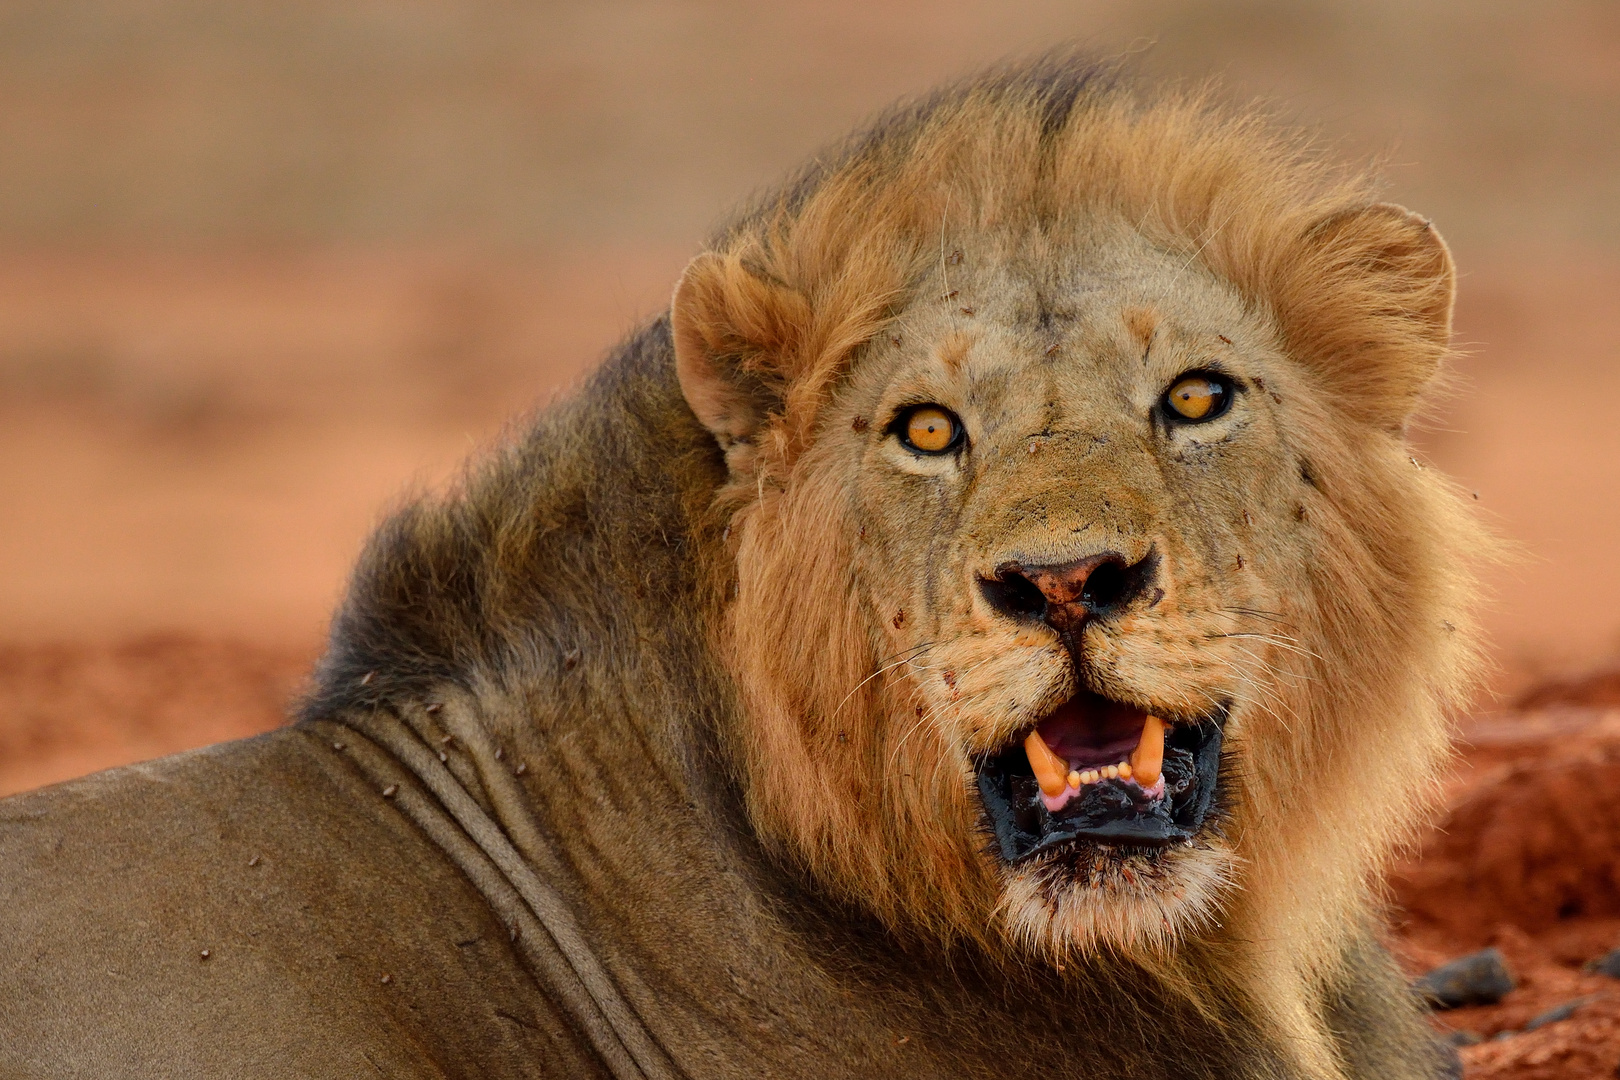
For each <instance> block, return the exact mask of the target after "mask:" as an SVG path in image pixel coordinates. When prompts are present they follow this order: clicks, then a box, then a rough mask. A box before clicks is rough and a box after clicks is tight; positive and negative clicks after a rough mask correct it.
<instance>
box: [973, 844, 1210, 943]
mask: <svg viewBox="0 0 1620 1080" xmlns="http://www.w3.org/2000/svg"><path fill="white" fill-rule="evenodd" d="M1234 862H1235V857H1234V856H1233V855H1232V853H1231V852H1229V851H1227V850H1226V849H1225V848H1224V846H1221V847H1214V846H1204V845H1202V844H1199V845H1196V846H1194V847H1190V848H1187V847H1181V848H1173V849H1171V850H1169V851H1165V852H1163V853H1162V854H1160V855H1159V857H1158V858H1157V860H1152V859H1150V858H1149V857H1148V856H1145V855H1132V856H1129V857H1127V858H1125V859H1123V860H1121V859H1119V858H1115V857H1104V856H1102V855H1098V856H1097V857H1095V858H1094V859H1092V860H1090V861H1089V862H1088V861H1087V860H1086V859H1084V858H1083V857H1082V858H1081V859H1080V861H1079V863H1078V865H1079V867H1080V869H1079V870H1078V872H1075V871H1071V870H1070V869H1069V868H1070V867H1071V866H1073V865H1075V858H1074V856H1072V855H1071V856H1067V857H1065V856H1064V855H1063V854H1062V853H1058V854H1056V855H1052V856H1047V857H1045V858H1041V857H1037V858H1034V859H1031V860H1030V861H1029V862H1027V863H1023V864H1020V865H1018V866H1016V867H1012V868H1011V869H1008V870H1005V871H1003V874H1002V880H1003V883H1004V884H1003V888H1002V893H1001V903H1000V905H999V913H1000V915H1001V917H1002V918H1003V919H1004V920H1005V925H1006V927H1007V932H1008V934H1009V935H1010V936H1011V937H1012V938H1013V940H1014V941H1015V942H1017V943H1018V944H1019V945H1020V946H1021V947H1023V948H1024V949H1026V950H1028V951H1031V952H1035V953H1039V954H1042V955H1045V956H1047V957H1049V958H1051V959H1053V960H1058V961H1061V960H1063V959H1065V958H1067V957H1072V956H1083V955H1087V954H1091V953H1096V952H1099V951H1102V950H1104V949H1109V950H1112V951H1125V952H1137V951H1143V950H1146V951H1151V952H1155V953H1167V952H1169V951H1171V950H1172V949H1174V947H1175V945H1176V943H1177V942H1178V941H1180V940H1181V939H1182V938H1184V937H1186V936H1188V935H1189V934H1193V933H1197V932H1198V931H1200V930H1203V929H1205V928H1207V927H1209V926H1212V925H1214V923H1215V922H1216V916H1217V913H1218V908H1219V905H1220V902H1221V894H1222V893H1224V892H1225V891H1226V890H1227V889H1228V888H1230V887H1231V884H1232V878H1233V874H1232V871H1233V864H1234Z"/></svg>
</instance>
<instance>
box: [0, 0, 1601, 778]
mask: <svg viewBox="0 0 1620 1080" xmlns="http://www.w3.org/2000/svg"><path fill="white" fill-rule="evenodd" d="M1065 41H1078V42H1081V43H1084V44H1086V45H1089V46H1091V47H1094V48H1095V49H1096V50H1097V51H1098V52H1099V53H1101V54H1104V55H1111V56H1115V55H1129V56H1131V57H1132V58H1133V59H1132V62H1133V63H1134V64H1135V65H1136V67H1138V68H1139V69H1140V70H1141V71H1143V72H1144V73H1146V74H1147V75H1148V76H1150V77H1155V78H1165V79H1176V80H1183V81H1194V82H1196V81H1200V80H1203V79H1206V78H1211V77H1214V78H1217V79H1219V80H1220V83H1221V85H1222V86H1223V88H1224V89H1223V91H1222V92H1223V93H1224V94H1225V95H1227V96H1228V97H1230V98H1232V99H1234V100H1237V101H1240V102H1241V101H1246V100H1249V99H1251V98H1262V99H1266V100H1268V101H1270V102H1271V103H1273V104H1274V106H1275V107H1276V108H1278V109H1279V110H1280V112H1281V113H1282V115H1283V116H1284V117H1285V118H1287V119H1289V120H1291V121H1294V122H1298V123H1301V124H1304V125H1307V126H1311V127H1313V128H1315V129H1316V130H1318V131H1319V132H1320V133H1321V137H1322V139H1323V141H1324V143H1325V144H1326V145H1327V146H1329V147H1330V148H1331V150H1332V152H1334V153H1338V154H1341V155H1346V156H1351V157H1358V158H1374V159H1377V160H1380V161H1382V162H1383V163H1384V167H1385V172H1386V173H1387V175H1388V178H1389V195H1390V197H1391V198H1393V199H1395V200H1397V201H1400V202H1403V203H1406V204H1408V205H1410V206H1412V207H1414V208H1417V209H1419V210H1421V211H1422V212H1424V213H1425V214H1428V215H1430V216H1432V217H1433V218H1434V219H1435V220H1436V221H1437V222H1438V224H1439V225H1440V228H1441V230H1442V232H1443V233H1444V234H1445V235H1446V236H1447V238H1448V239H1449V240H1450V241H1451V243H1452V245H1453V247H1454V249H1455V251H1456V255H1457V258H1458V261H1459V263H1460V265H1461V268H1462V272H1463V285H1462V299H1461V304H1460V311H1459V315H1458V324H1459V333H1460V338H1461V340H1462V342H1463V343H1464V345H1465V346H1466V349H1467V356H1466V359H1465V360H1464V361H1463V363H1461V364H1460V365H1459V369H1458V374H1459V376H1460V377H1459V378H1458V380H1457V382H1456V385H1455V387H1454V388H1453V391H1452V393H1451V395H1450V396H1449V397H1447V398H1446V399H1445V400H1443V401H1442V402H1440V403H1439V407H1438V408H1437V409H1436V410H1434V415H1433V417H1432V420H1431V421H1430V422H1429V423H1428V424H1427V425H1426V426H1425V427H1424V429H1423V430H1422V431H1421V432H1420V435H1419V438H1420V441H1421V443H1422V446H1423V449H1424V451H1425V453H1426V454H1427V455H1428V456H1429V457H1430V458H1432V459H1433V460H1434V461H1435V462H1436V463H1438V464H1439V465H1440V466H1442V467H1443V468H1445V469H1447V470H1449V471H1450V472H1452V473H1453V474H1455V475H1456V476H1458V477H1459V478H1460V479H1461V480H1462V481H1463V483H1465V484H1467V485H1468V486H1469V487H1470V488H1471V489H1473V490H1477V491H1478V492H1479V496H1480V504H1481V506H1482V507H1483V508H1484V510H1485V512H1486V513H1487V514H1488V515H1489V516H1490V517H1491V518H1492V520H1493V521H1494V522H1495V523H1496V525H1497V527H1498V529H1499V530H1500V532H1502V533H1503V534H1505V535H1506V536H1508V537H1510V538H1511V539H1513V540H1514V541H1516V542H1517V543H1518V544H1519V546H1520V550H1521V554H1522V557H1521V558H1520V559H1519V560H1518V562H1517V563H1516V565H1514V566H1512V567H1509V568H1506V569H1504V570H1503V571H1502V572H1500V573H1497V574H1495V575H1494V578H1493V581H1492V584H1493V586H1494V590H1495V596H1496V604H1495V607H1494V608H1493V609H1492V611H1491V613H1490V617H1489V621H1490V625H1491V628H1492V633H1493V640H1494V642H1495V648H1496V650H1497V656H1498V659H1499V662H1500V668H1501V671H1500V673H1499V675H1498V677H1497V684H1498V685H1497V687H1496V689H1497V690H1498V691H1500V693H1501V694H1503V695H1506V699H1511V698H1512V697H1513V696H1514V695H1516V694H1519V693H1521V692H1522V691H1523V689H1524V688H1525V687H1526V686H1529V685H1531V684H1532V683H1535V682H1537V681H1538V680H1545V679H1546V678H1549V677H1562V676H1568V675H1573V674H1579V673H1581V672H1585V671H1590V670H1595V669H1598V668H1601V667H1602V666H1603V665H1605V664H1606V663H1607V662H1609V661H1610V660H1611V659H1612V658H1613V657H1614V656H1615V655H1616V653H1617V652H1620V602H1617V601H1620V559H1617V558H1615V551H1616V546H1617V542H1620V425H1617V424H1616V423H1615V422H1614V421H1613V420H1612V418H1611V417H1612V413H1613V409H1614V405H1615V403H1617V402H1620V364H1617V363H1616V359H1617V357H1620V7H1617V5H1615V4H1614V3H1612V2H1611V0H1545V2H1542V3H1538V4H1535V5H1526V4H1523V3H1515V2H1509V0H1470V2H1467V3H1461V2H1446V0H1363V2H1358V3H1353V4H1351V3H1330V2H1326V0H1219V2H1215V0H1207V2H1206V0H1062V2H1060V0H996V2H988V0H930V2H928V3H920V2H911V0H891V2H887V3H882V4H872V3H860V4H857V3H849V2H844V0H837V2H827V0H823V2H819V3H808V2H794V3H772V4H742V3H728V2H696V0H690V2H678V0H640V2H637V0H594V2H592V3H588V4H587V3H577V2H576V3H555V2H554V3H545V2H532V0H531V2H525V3H516V2H512V3H500V2H488V3H474V2H454V0H438V2H434V0H388V2H386V3H385V2H341V3H340V2H331V0H322V2H319V3H314V2H289V0H275V2H271V0H263V2H256V0H38V2H26V0H5V2H0V507H3V512H4V515H5V520H4V522H3V525H0V687H3V686H13V687H14V690H13V696H14V697H15V696H16V695H18V694H21V695H24V696H26V697H28V698H29V699H30V701H33V699H34V698H35V697H40V698H41V700H39V701H33V703H32V704H30V705H29V706H28V708H27V709H13V710H11V715H10V718H9V719H7V720H5V721H3V722H0V791H4V790H15V789H17V788H18V787H22V786H27V785H29V784H32V783H36V782H42V781H45V780H52V779H57V778H60V777H64V776H70V775H74V774H76V773H78V772H82V771H85V770H86V769H87V768H91V767H96V766H99V765H103V764H110V763H113V762H116V761H119V760H123V759H125V758H128V757H131V756H144V755H147V754H149V753H153V752H161V751H163V750H167V749H171V748H173V747H174V746H177V745H184V744H187V743H190V742H195V741H208V740H209V739H210V738H214V737H220V736H223V735H225V734H230V733H234V731H236V730H237V729H238V728H240V727H241V726H242V725H243V724H246V725H247V726H248V727H261V726H264V725H265V724H270V723H274V722H275V720H276V719H277V717H278V716H279V709H280V702H281V701H282V700H283V699H284V698H285V697H286V695H287V693H289V692H290V689H291V687H293V686H294V685H295V684H296V682H297V680H298V678H299V677H301V675H302V673H303V671H304V669H305V668H306V667H307V665H308V663H309V661H310V659H311V657H312V656H313V655H314V654H315V653H316V652H317V651H318V649H319V645H320V641H321V638H322V635H323V632H324V627H325V621H326V618H327V615H328V612H329V611H330V609H331V608H332V605H333V603H334V602H335V601H336V599H337V597H338V595H339V592H340V589H341V586H342V582H343V579H344V574H345V571H346V569H347V567H348V565H349V563H350V562H351V560H352V559H353V558H354V556H355V554H356V552H357V550H358V548H359V545H360V542H361V540H362V538H363V537H364V535H365V534H366V532H367V530H368V529H369V527H370V526H371V525H372V524H373V522H375V521H376V519H377V517H378V515H379V514H381V513H382V512H384V510H385V509H386V508H387V507H388V506H389V505H390V504H391V503H393V502H395V501H397V500H398V499H399V498H401V497H402V496H403V495H404V494H406V493H408V492H409V491H411V490H417V489H420V488H421V487H423V486H425V485H432V484H435V483H439V482H442V481H443V480H444V478H445V477H446V476H447V475H448V474H449V473H450V472H451V471H452V470H453V469H454V467H455V465H456V463H457V462H458V461H459V460H461V459H462V458H463V457H464V456H466V455H467V454H468V453H469V452H470V451H471V450H473V449H474V448H476V447H478V446H481V445H487V444H488V443H489V441H490V440H491V439H493V438H494V437H496V436H497V434H498V432H499V431H500V429H501V426H502V424H503V423H504V422H506V421H508V420H509V419H510V418H512V417H514V416H517V415H520V414H522V413H523V412H525V411H527V410H530V409H532V408H534V407H535V406H536V405H538V404H541V403H544V402H545V401H547V400H549V399H550V398H551V397H552V396H554V395H556V394H557V393H559V392H564V391H566V389H567V388H568V387H569V386H570V385H571V384H572V383H573V382H574V381H575V380H577V378H578V377H579V376H580V374H581V372H583V371H584V370H586V369H588V368H589V367H590V366H591V365H592V364H594V363H595V362H597V360H598V359H599V358H600V357H601V356H602V354H603V353H604V351H605V350H606V349H607V348H608V347H609V346H610V345H611V344H612V343H613V342H614V340H615V339H617V338H618V337H619V336H620V335H622V334H623V333H624V332H625V331H627V330H628V329H629V328H630V327H632V326H633V325H635V324H636V323H637V322H638V321H639V320H641V319H643V318H645V317H646V316H648V315H649V314H651V313H653V312H654V311H656V310H657V309H658V308H659V307H660V306H661V305H663V304H664V303H665V302H666V299H667V296H668V293H669V290H670V288H671V285H672V282H673V281H674V279H675V277H676V275H677V274H678V272H679V270H680V268H681V266H682V265H683V264H684V262H685V260H686V259H687V258H688V257H689V255H690V254H691V253H692V252H693V251H694V249H695V248H696V246H697V245H698V243H699V242H700V240H701V238H702V237H703V235H704V233H705V231H706V229H707V228H708V227H709V226H710V225H711V224H712V223H713V222H715V221H716V219H717V218H719V217H720V216H721V215H722V214H723V213H724V212H725V211H726V209H727V208H728V207H730V206H732V205H733V204H735V203H736V202H737V201H738V200H740V199H742V198H744V197H746V196H747V195H748V194H749V193H750V192H752V191H754V190H755V189H757V188H758V187H760V186H761V185H765V184H768V183H770V182H771V181H772V180H773V179H775V178H776V177H778V176H779V175H781V174H782V173H783V171H784V170H787V169H789V168H791V167H792V166H793V165H795V164H796V163H797V162H799V161H800V160H802V159H803V158H805V157H806V156H807V155H809V154H811V153H813V152H814V151H815V150H816V149H817V148H818V147H819V146H820V145H822V144H823V143H826V142H827V141H829V140H831V139H834V138H836V137H837V136H839V135H840V134H842V133H843V132H845V131H846V130H848V129H849V128H850V127H851V126H853V125H856V124H859V123H860V122H861V121H862V120H863V119H864V118H866V117H868V116H870V115H871V114H872V113H873V112H874V111H875V110H877V109H879V108H881V107H882V106H883V105H885V104H886V103H887V102H889V101H891V100H892V99H894V98H896V97H898V96H900V95H905V94H909V93H916V92H919V91H921V90H924V89H926V88H927V87H929V86H930V85H931V84H933V83H935V82H937V81H938V80H940V79H942V78H946V77H949V76H951V75H953V74H956V73H960V72H963V71H966V70H971V69H973V68H975V67H976V66H979V65H983V64H985V63H988V62H992V61H994V60H996V59H998V58H1001V57H1005V56H1008V55H1017V54H1020V53H1028V52H1031V51H1035V50H1039V49H1042V48H1045V47H1048V46H1050V45H1052V44H1054V43H1059V42H1065ZM132 649H133V650H134V651H133V652H131V651H130V650H132ZM202 656H207V657H208V665H207V666H208V667H209V668H210V669H211V670H218V671H220V672H222V673H223V672H226V671H227V669H228V670H229V671H230V672H232V674H229V675H222V677H221V678H220V680H219V683H220V689H219V694H223V695H226V696H229V695H230V694H232V693H234V692H235V691H234V690H232V687H235V686H237V685H239V684H240V683H241V681H242V680H241V679H240V678H238V677H237V675H236V674H235V673H237V672H239V671H240V670H241V668H242V666H243V665H247V666H248V667H249V668H251V669H253V670H255V671H258V672H259V675H260V677H261V682H262V683H263V685H264V686H265V687H266V688H267V689H265V690H264V691H263V693H264V694H268V700H269V701H270V702H271V704H270V705H268V706H264V707H263V708H260V707H258V706H255V707H254V708H250V709H248V712H247V713H246V714H241V710H242V709H244V708H247V706H246V705H245V704H244V703H236V704H230V705H227V703H226V702H225V701H224V700H215V699H209V700H210V703H211V708H209V709H205V710H202V712H205V713H208V714H210V715H211V716H212V717H213V719H212V720H207V719H202V718H197V719H195V720H194V722H195V723H200V724H204V725H205V727H204V728H199V729H195V730H190V729H188V730H187V733H186V734H184V735H183V736H181V735H176V734H173V733H174V732H175V731H177V730H179V729H180V728H184V727H185V725H184V724H180V722H179V721H178V720H176V719H152V720H151V722H150V723H147V724H146V725H145V726H144V727H142V726H141V725H139V724H137V725H136V726H135V727H131V724H132V723H134V720H133V719H132V718H134V717H138V716H140V715H146V713H149V712H151V710H154V709H156V710H158V711H159V712H162V711H163V709H164V708H169V706H163V705H162V704H161V702H163V701H170V702H173V701H175V699H176V695H179V696H181V697H186V696H188V695H189V696H193V697H194V696H195V695H196V694H197V693H198V692H199V691H198V690H197V689H196V680H195V679H194V678H193V677H191V673H192V672H194V671H195V670H196V668H197V666H198V662H199V660H198V658H199V657H202ZM170 668H172V669H173V675H172V679H173V682H174V685H173V686H172V687H169V688H167V689H164V690H163V691H162V692H159V691H157V690H155V689H154V688H153V686H152V682H153V679H154V678H155V677H156V676H155V675H154V673H155V672H157V671H160V670H168V669H170ZM87 670H93V671H95V672H97V673H98V674H97V676H96V678H97V679H99V680H101V681H102V682H104V683H105V688H104V689H103V690H102V691H99V692H98V693H99V694H100V695H101V696H100V697H95V698H93V699H92V698H91V697H87V696H86V695H89V694H90V691H89V690H88V689H87V688H86V687H87V685H88V683H87V682H86V679H85V678H83V677H82V676H83V675H84V673H85V671H87ZM142 673H144V674H142ZM129 680H134V681H132V682H131V681H129ZM90 681H91V682H94V681H95V680H90ZM158 682H159V683H160V684H161V683H162V680H161V679H160V680H158ZM98 685H99V684H98ZM28 687H37V688H42V689H40V690H39V692H38V694H36V693H35V692H34V691H33V690H30V689H28ZM69 691H70V692H69ZM64 694H68V697H64ZM143 694H145V695H149V696H150V697H151V698H152V700H151V701H150V702H148V703H147V704H146V705H143V706H141V707H140V708H132V707H130V706H131V703H132V702H133V701H134V700H136V699H137V698H141V695H143ZM68 698H71V699H72V701H73V707H72V708H71V709H66V710H64V709H62V708H59V707H56V706H52V705H51V704H50V702H51V701H56V702H58V703H60V702H62V701H64V700H68ZM142 700H144V698H142ZM255 700H257V699H255ZM97 702H104V704H97ZM1489 704H1490V703H1489V702H1486V707H1489ZM173 708H178V709H180V711H181V712H185V713H186V714H187V715H191V714H193V713H196V712H197V711H198V710H197V709H194V708H192V707H191V706H190V705H184V706H181V705H175V706H173ZM41 709H44V710H47V711H48V712H49V713H50V716H49V718H48V719H41V714H40V712H39V710H41ZM69 714H71V715H69ZM239 714H241V715H239ZM92 717H97V718H99V719H96V720H95V722H94V723H92V720H91V718H92ZM103 721H105V725H104V726H105V730H99V729H98V730H91V728H94V727H95V725H96V724H101V723H102V722H103ZM177 724H178V725H179V728H177V727H176V725H177ZM208 724H213V725H215V727H207V726H206V725H208ZM131 740H133V741H131Z"/></svg>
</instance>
